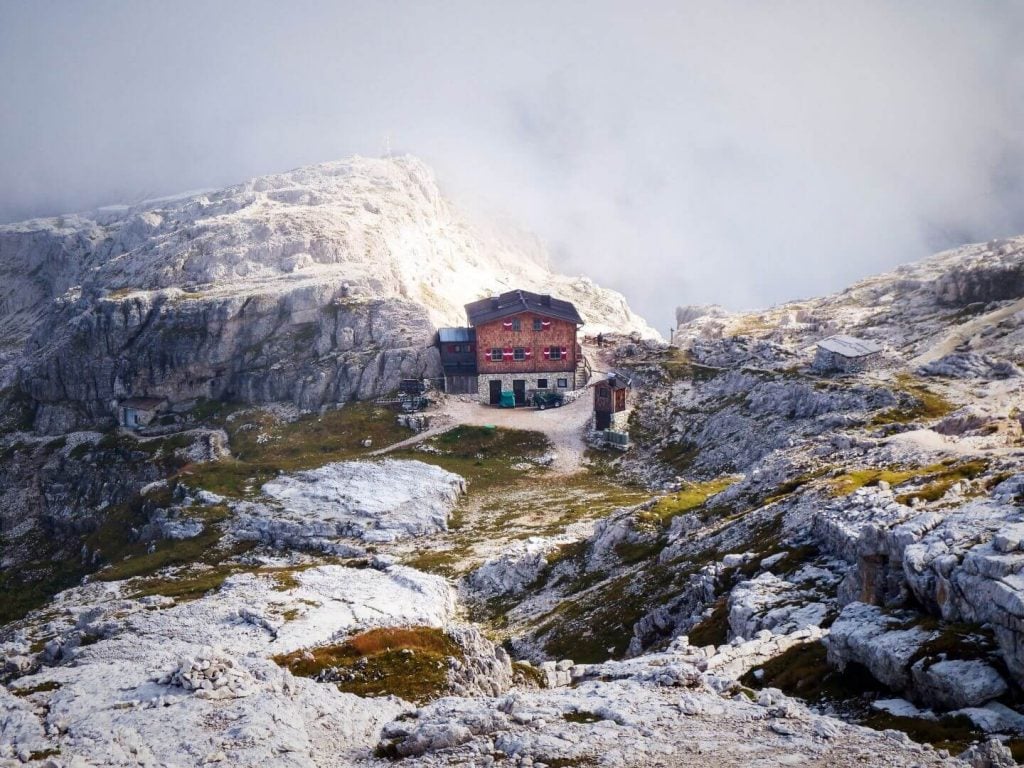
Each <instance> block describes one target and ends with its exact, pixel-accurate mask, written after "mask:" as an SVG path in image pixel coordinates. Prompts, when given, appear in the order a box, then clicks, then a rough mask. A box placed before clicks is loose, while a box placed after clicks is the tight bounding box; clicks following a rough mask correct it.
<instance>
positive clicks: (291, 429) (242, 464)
mask: <svg viewBox="0 0 1024 768" xmlns="http://www.w3.org/2000/svg"><path fill="white" fill-rule="evenodd" d="M197 407H198V408H200V409H202V410H203V412H209V414H210V415H209V416H208V418H209V419H211V420H213V422H214V423H216V422H217V421H218V420H219V421H222V423H223V426H224V428H225V429H226V430H227V432H228V437H229V441H230V444H231V451H232V454H233V455H232V457H231V458H229V459H222V460H220V461H214V462H209V463H205V464H191V465H188V466H186V467H184V468H183V469H182V470H181V472H180V475H179V477H180V478H181V479H182V481H183V482H185V483H186V484H188V485H191V486H195V487H200V488H204V489H206V490H208V491H213V492H214V493H219V494H221V495H224V496H231V497H235V498H242V497H246V496H250V495H253V494H254V493H256V492H257V491H258V489H259V487H260V486H261V485H262V484H263V483H264V482H266V481H267V480H269V479H270V478H271V477H273V476H275V475H277V474H278V473H279V472H298V471H301V470H304V469H314V468H316V467H320V466H323V465H324V464H328V463H330V462H332V461H345V460H348V459H358V458H362V457H365V456H367V455H368V454H369V453H371V452H372V451H374V450H377V449H378V448H384V447H386V446H388V445H392V444H393V443H397V442H399V441H400V440H404V439H406V438H408V437H410V436H411V435H412V433H411V432H410V431H409V430H408V429H406V428H405V427H400V426H399V425H398V423H397V422H396V419H395V414H394V412H392V411H390V410H388V409H386V408H382V407H380V406H378V405H374V404H373V403H364V402H360V403H349V404H347V405H345V406H344V407H343V408H338V409H335V410H332V411H327V412H326V413H324V414H323V415H307V416H303V417H301V418H299V419H298V420H296V421H293V422H287V421H282V420H280V419H278V418H276V417H275V416H274V415H273V414H272V413H271V412H270V411H266V410H261V409H249V410H244V411H241V410H231V409H230V408H226V407H225V408H218V407H217V406H216V405H211V404H209V403H201V404H200V406H197ZM366 438H369V439H370V440H371V445H370V447H364V446H363V445H362V442H363V440H364V439H366Z"/></svg>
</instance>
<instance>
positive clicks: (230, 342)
mask: <svg viewBox="0 0 1024 768" xmlns="http://www.w3.org/2000/svg"><path fill="white" fill-rule="evenodd" d="M0 278H2V281H0V282H2V287H0V382H2V383H4V384H6V385H11V384H17V386H18V388H19V389H20V390H21V391H22V392H24V393H26V394H28V395H29V396H30V397H31V398H32V399H33V400H34V401H35V402H36V403H37V404H38V409H37V416H36V423H35V426H36V428H37V429H40V430H44V431H48V432H55V433H56V432H63V431H67V430H69V429H74V428H78V427H82V426H86V425H90V424H95V423H97V421H98V420H103V419H106V418H109V416H110V414H111V413H112V410H111V408H112V402H113V401H114V400H116V399H118V398H123V397H125V396H130V395H160V396H165V397H168V398H169V399H171V400H172V401H182V400H187V399H189V398H194V397H200V396H205V397H217V398H232V399H240V400H245V401H248V402H269V401H280V400H285V401H291V402H292V403H294V404H296V405H298V406H300V407H302V408H314V407H316V406H319V405H321V404H324V403H327V402H335V401H343V400H347V399H351V398H366V397H372V396H375V395H378V394H381V393H383V392H386V391H388V390H390V389H393V388H394V387H395V386H396V385H397V383H398V380H399V379H400V378H402V377H405V376H415V377H421V376H436V375H438V374H439V371H440V369H439V363H438V359H437V357H436V354H435V353H434V351H433V350H432V349H431V348H430V345H431V342H432V335H433V332H434V329H435V327H436V326H437V325H441V324H459V323H462V322H464V313H463V305H464V304H465V303H467V302H469V301H471V300H474V299H477V298H480V297H482V296H485V295H488V294H490V293H492V292H496V291H501V290H507V289H508V288H512V287H521V288H526V289H531V290H540V291H544V292H549V293H554V294H557V295H559V296H561V297H563V298H566V299H569V300H571V301H573V302H575V303H576V304H577V306H578V308H579V309H580V311H581V313H582V314H583V316H584V318H585V319H586V320H587V321H588V324H589V325H590V326H591V328H592V330H595V331H596V330H607V329H614V330H617V331H623V332H633V331H638V332H640V333H641V334H643V335H648V336H653V335H656V334H655V332H654V331H652V330H651V329H650V328H649V327H648V326H647V325H646V323H644V321H643V320H641V319H640V318H638V317H637V316H636V315H634V314H633V313H632V312H631V311H630V310H629V308H628V306H627V305H626V303H625V300H624V299H623V298H622V297H621V296H620V295H619V294H616V293H614V292H612V291H607V290H605V289H602V288H599V287H598V286H596V285H594V283H592V282H591V281H590V280H588V279H586V278H569V277H565V276H562V275H558V274H555V273H553V272H552V271H551V269H550V267H549V265H548V263H547V259H546V256H545V254H544V251H543V248H542V246H541V245H540V244H539V243H538V242H537V241H536V240H535V239H532V238H529V237H526V236H523V235H520V234H515V233H508V232H497V231H493V230H490V229H486V228H481V227H478V226H475V225H473V224H471V223H470V222H469V221H468V220H467V219H465V218H464V217H463V216H462V215H461V214H460V213H459V212H458V211H457V210H455V209H454V208H453V207H452V206H451V205H450V204H449V203H448V202H447V201H446V200H445V199H444V198H443V197H442V196H441V193H440V191H439V190H438V187H437V184H436V182H435V180H434V178H433V176H432V174H431V172H430V170H429V169H428V168H426V167H425V166H424V165H423V164H422V163H421V162H419V161H418V160H415V159H413V158H400V159H394V160H390V159H389V160H367V159H359V158H356V159H352V160H349V161H344V162H337V163H327V164H323V165H318V166H313V167H309V168H303V169H299V170H296V171H293V172H290V173H285V174H279V175H275V176H267V177H261V178H257V179H253V180H252V181H249V182H246V183H244V184H241V185H238V186H236V187H231V188H228V189H225V190H220V191H217V192H210V193H204V194H197V195H191V196H185V197H181V198H176V199H167V200H162V201H152V202H150V203H144V204H141V205H138V206H135V207H111V208H106V209H101V210H99V211H95V212H92V213H89V214H87V215H69V216H63V217H57V218H54V219H45V220H34V221H29V222H23V223H20V224H13V225H8V226H4V227H0Z"/></svg>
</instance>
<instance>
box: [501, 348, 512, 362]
mask: <svg viewBox="0 0 1024 768" xmlns="http://www.w3.org/2000/svg"><path fill="white" fill-rule="evenodd" d="M502 356H503V357H504V358H505V359H506V360H511V359H512V347H505V350H504V352H503V354H502Z"/></svg>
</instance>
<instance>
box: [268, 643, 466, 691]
mask: <svg viewBox="0 0 1024 768" xmlns="http://www.w3.org/2000/svg"><path fill="white" fill-rule="evenodd" d="M462 657H463V653H462V649H461V648H460V647H459V646H458V644H456V643H455V641H454V640H452V639H451V638H450V637H449V636H448V635H446V634H445V633H444V632H443V631H442V630H440V629H435V628H433V627H389V628H382V629H371V630H370V631H368V632H363V633H362V634H359V635H356V636H354V637H351V638H349V639H348V640H346V641H345V642H344V643H341V644H339V645H327V646H321V647H319V648H312V649H309V650H299V651H293V652H292V653H288V654H282V655H279V656H275V657H274V661H275V662H277V663H278V664H279V665H281V666H282V667H286V668H287V669H289V670H291V672H292V674H294V675H298V676H300V677H312V678H317V679H322V680H329V681H331V682H334V683H336V684H337V686H338V688H339V689H340V690H342V691H347V692H349V693H355V694H357V695H359V696H382V695H395V696H399V697H401V698H403V699H405V700H407V701H412V702H415V703H417V704H422V703H424V702H426V701H429V700H430V699H433V698H437V697H438V696H441V695H443V694H444V693H445V692H446V690H447V688H448V667H449V664H448V660H449V659H450V658H457V659H461V658H462Z"/></svg>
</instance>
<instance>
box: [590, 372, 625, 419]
mask: <svg viewBox="0 0 1024 768" xmlns="http://www.w3.org/2000/svg"><path fill="white" fill-rule="evenodd" d="M592 386H593V387H594V428H595V429H597V430H606V429H622V428H623V427H625V422H626V418H627V411H628V410H629V390H630V380H629V379H628V378H626V377H625V376H623V375H621V374H618V373H609V374H608V376H606V377H605V378H604V379H602V380H601V381H598V382H595V383H594V384H593V385H592Z"/></svg>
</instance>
